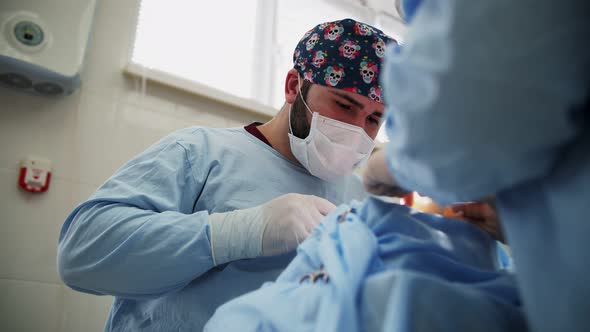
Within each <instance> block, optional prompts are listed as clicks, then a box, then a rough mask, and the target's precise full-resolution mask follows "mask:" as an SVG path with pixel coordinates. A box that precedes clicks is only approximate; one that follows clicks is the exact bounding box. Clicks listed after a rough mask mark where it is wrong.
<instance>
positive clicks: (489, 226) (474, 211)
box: [450, 200, 506, 243]
mask: <svg viewBox="0 0 590 332" xmlns="http://www.w3.org/2000/svg"><path fill="white" fill-rule="evenodd" d="M450 207H451V209H452V210H453V212H455V213H456V214H457V215H458V216H459V219H462V220H465V221H467V222H469V223H470V224H473V225H475V226H477V227H479V228H481V229H482V230H484V231H485V232H487V233H488V234H490V235H491V236H492V237H493V238H494V239H496V240H498V241H501V242H504V243H506V240H505V238H504V232H503V231H502V226H501V225H500V219H499V218H498V215H497V213H496V209H495V208H494V203H493V200H486V201H483V202H466V203H456V204H453V205H451V206H450Z"/></svg>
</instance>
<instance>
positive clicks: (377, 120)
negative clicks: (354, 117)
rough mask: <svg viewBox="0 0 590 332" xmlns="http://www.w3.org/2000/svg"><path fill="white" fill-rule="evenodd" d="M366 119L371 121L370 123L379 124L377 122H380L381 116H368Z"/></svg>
mask: <svg viewBox="0 0 590 332" xmlns="http://www.w3.org/2000/svg"><path fill="white" fill-rule="evenodd" d="M367 121H369V123H371V124H374V125H379V123H380V122H381V118H378V117H375V116H370V117H368V118H367Z"/></svg>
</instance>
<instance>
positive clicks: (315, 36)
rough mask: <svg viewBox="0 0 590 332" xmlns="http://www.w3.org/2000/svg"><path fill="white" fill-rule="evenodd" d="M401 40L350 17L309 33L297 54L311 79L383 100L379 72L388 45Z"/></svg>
mask: <svg viewBox="0 0 590 332" xmlns="http://www.w3.org/2000/svg"><path fill="white" fill-rule="evenodd" d="M391 43H394V44H397V41H396V40H395V39H393V38H391V37H389V36H387V35H386V34H384V33H383V31H381V30H379V29H377V28H375V27H372V26H370V25H368V24H365V23H361V22H357V21H355V20H353V19H350V18H347V19H343V20H340V21H334V22H326V23H322V24H319V25H317V26H315V27H314V28H313V29H311V30H309V31H308V32H306V33H305V35H304V36H303V38H302V39H301V40H300V41H299V44H297V47H296V48H295V52H294V54H293V64H294V66H295V69H296V70H297V71H298V72H299V74H300V75H301V76H302V77H303V78H304V79H305V80H308V81H310V82H311V83H315V84H320V85H324V86H328V87H333V88H338V89H342V90H345V91H350V92H355V93H358V94H360V95H363V96H366V97H369V98H371V99H372V100H375V101H377V102H380V103H382V102H383V98H382V96H381V86H380V85H379V74H380V71H381V62H382V61H383V57H384V55H385V48H386V46H387V45H389V44H391Z"/></svg>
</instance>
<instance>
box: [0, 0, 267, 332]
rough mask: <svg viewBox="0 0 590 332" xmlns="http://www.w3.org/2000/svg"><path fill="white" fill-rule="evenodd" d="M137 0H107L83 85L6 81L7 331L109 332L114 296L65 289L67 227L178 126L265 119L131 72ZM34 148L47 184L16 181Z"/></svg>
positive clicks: (0, 185)
mask: <svg viewBox="0 0 590 332" xmlns="http://www.w3.org/2000/svg"><path fill="white" fill-rule="evenodd" d="M138 6H139V0H130V1H118V0H101V1H99V7H98V12H97V17H96V18H97V21H96V23H95V24H96V25H95V30H94V34H93V38H92V42H91V45H90V48H89V50H88V56H87V64H86V68H85V71H84V75H83V80H82V81H83V83H82V84H83V87H82V89H81V90H80V91H78V92H76V93H74V94H73V95H71V96H68V97H66V98H61V99H46V98H41V97H33V96H28V95H22V94H19V93H17V92H13V91H11V90H7V89H4V88H0V152H1V153H0V294H2V295H1V296H0V331H18V332H20V331H48V332H54V331H55V332H57V331H64V332H66V331H68V332H69V331H72V332H73V331H84V332H91V331H101V330H102V328H103V324H104V320H105V318H106V316H107V314H108V310H109V307H110V303H111V301H112V299H111V298H110V297H108V296H104V297H98V296H91V295H85V294H82V293H77V292H74V291H72V290H70V289H69V288H67V287H66V286H64V285H63V284H62V283H61V281H60V280H59V277H58V275H57V271H56V267H55V259H56V248H57V239H58V234H59V231H60V227H61V224H62V222H63V220H64V219H65V217H66V216H67V215H68V213H69V212H70V211H71V210H72V209H73V208H74V207H75V205H76V204H77V203H79V202H80V201H82V200H84V199H86V198H87V197H88V196H89V195H90V194H91V193H92V192H93V191H94V190H95V189H96V188H97V187H98V186H99V185H100V184H101V183H102V182H104V181H105V180H106V179H107V178H108V177H109V176H110V175H111V174H112V173H113V172H114V171H115V170H116V169H117V168H118V167H120V166H121V165H122V164H123V163H124V162H125V161H127V160H128V159H130V158H131V157H133V156H134V155H135V154H137V153H139V152H141V151H142V150H143V149H145V148H146V147H147V146H149V145H150V144H152V143H153V142H155V141H157V140H158V139H160V138H161V137H162V136H164V135H166V134H168V133H170V132H171V131H173V130H175V129H179V128H183V127H188V126H192V125H203V126H213V127H226V126H237V125H243V124H245V123H249V122H251V121H261V120H262V121H264V120H265V119H264V118H261V117H260V116H257V115H254V114H250V113H246V112H244V111H241V110H237V109H233V108H232V107H229V106H226V105H222V104H219V103H216V102H214V101H212V100H209V99H205V98H200V97H196V96H192V95H189V94H186V93H183V92H180V91H177V90H173V89H169V88H165V87H160V86H155V85H150V84H148V87H147V95H145V96H142V95H141V94H140V93H139V92H138V90H139V89H138V86H139V84H138V82H135V81H134V80H133V79H129V78H126V77H124V76H123V74H122V68H123V67H124V66H125V64H126V63H127V60H128V59H129V57H130V52H131V49H132V43H133V35H134V29H135V24H136V17H137V10H138ZM29 154H35V155H40V156H43V157H46V158H49V159H51V160H52V162H53V167H54V170H53V178H52V183H51V187H50V189H49V191H48V192H47V193H44V194H29V193H25V192H22V191H20V190H19V189H18V188H17V178H18V163H19V162H20V160H21V159H22V158H23V157H25V156H26V155H29Z"/></svg>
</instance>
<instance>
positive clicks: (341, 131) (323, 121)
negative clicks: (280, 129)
mask: <svg viewBox="0 0 590 332" xmlns="http://www.w3.org/2000/svg"><path fill="white" fill-rule="evenodd" d="M299 96H301V88H300V89H299ZM301 100H302V101H303V104H304V105H305V107H306V108H307V110H308V111H309V112H310V113H311V114H312V117H311V126H310V130H309V135H308V136H307V137H306V138H305V139H301V138H299V137H297V136H295V135H293V134H292V132H293V130H292V129H291V109H290V108H289V131H290V132H289V143H290V145H291V152H292V153H293V155H294V156H295V158H297V160H298V161H299V162H300V163H301V165H303V167H305V168H306V169H307V170H308V171H309V173H311V174H312V175H314V176H316V177H318V178H320V179H322V180H326V181H333V180H335V179H337V178H339V177H342V176H346V175H350V174H352V172H353V171H354V169H355V168H356V167H358V166H359V165H360V164H362V163H363V162H364V161H366V160H367V159H368V158H369V156H370V154H371V152H372V151H373V148H374V147H375V142H374V141H373V140H372V139H371V137H369V135H367V133H366V132H365V130H364V129H363V128H361V127H357V126H354V125H351V124H348V123H346V122H342V121H338V120H334V119H331V118H327V117H325V116H322V115H320V114H319V113H317V112H312V111H311V110H310V109H309V106H307V103H306V102H305V100H303V97H301Z"/></svg>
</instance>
